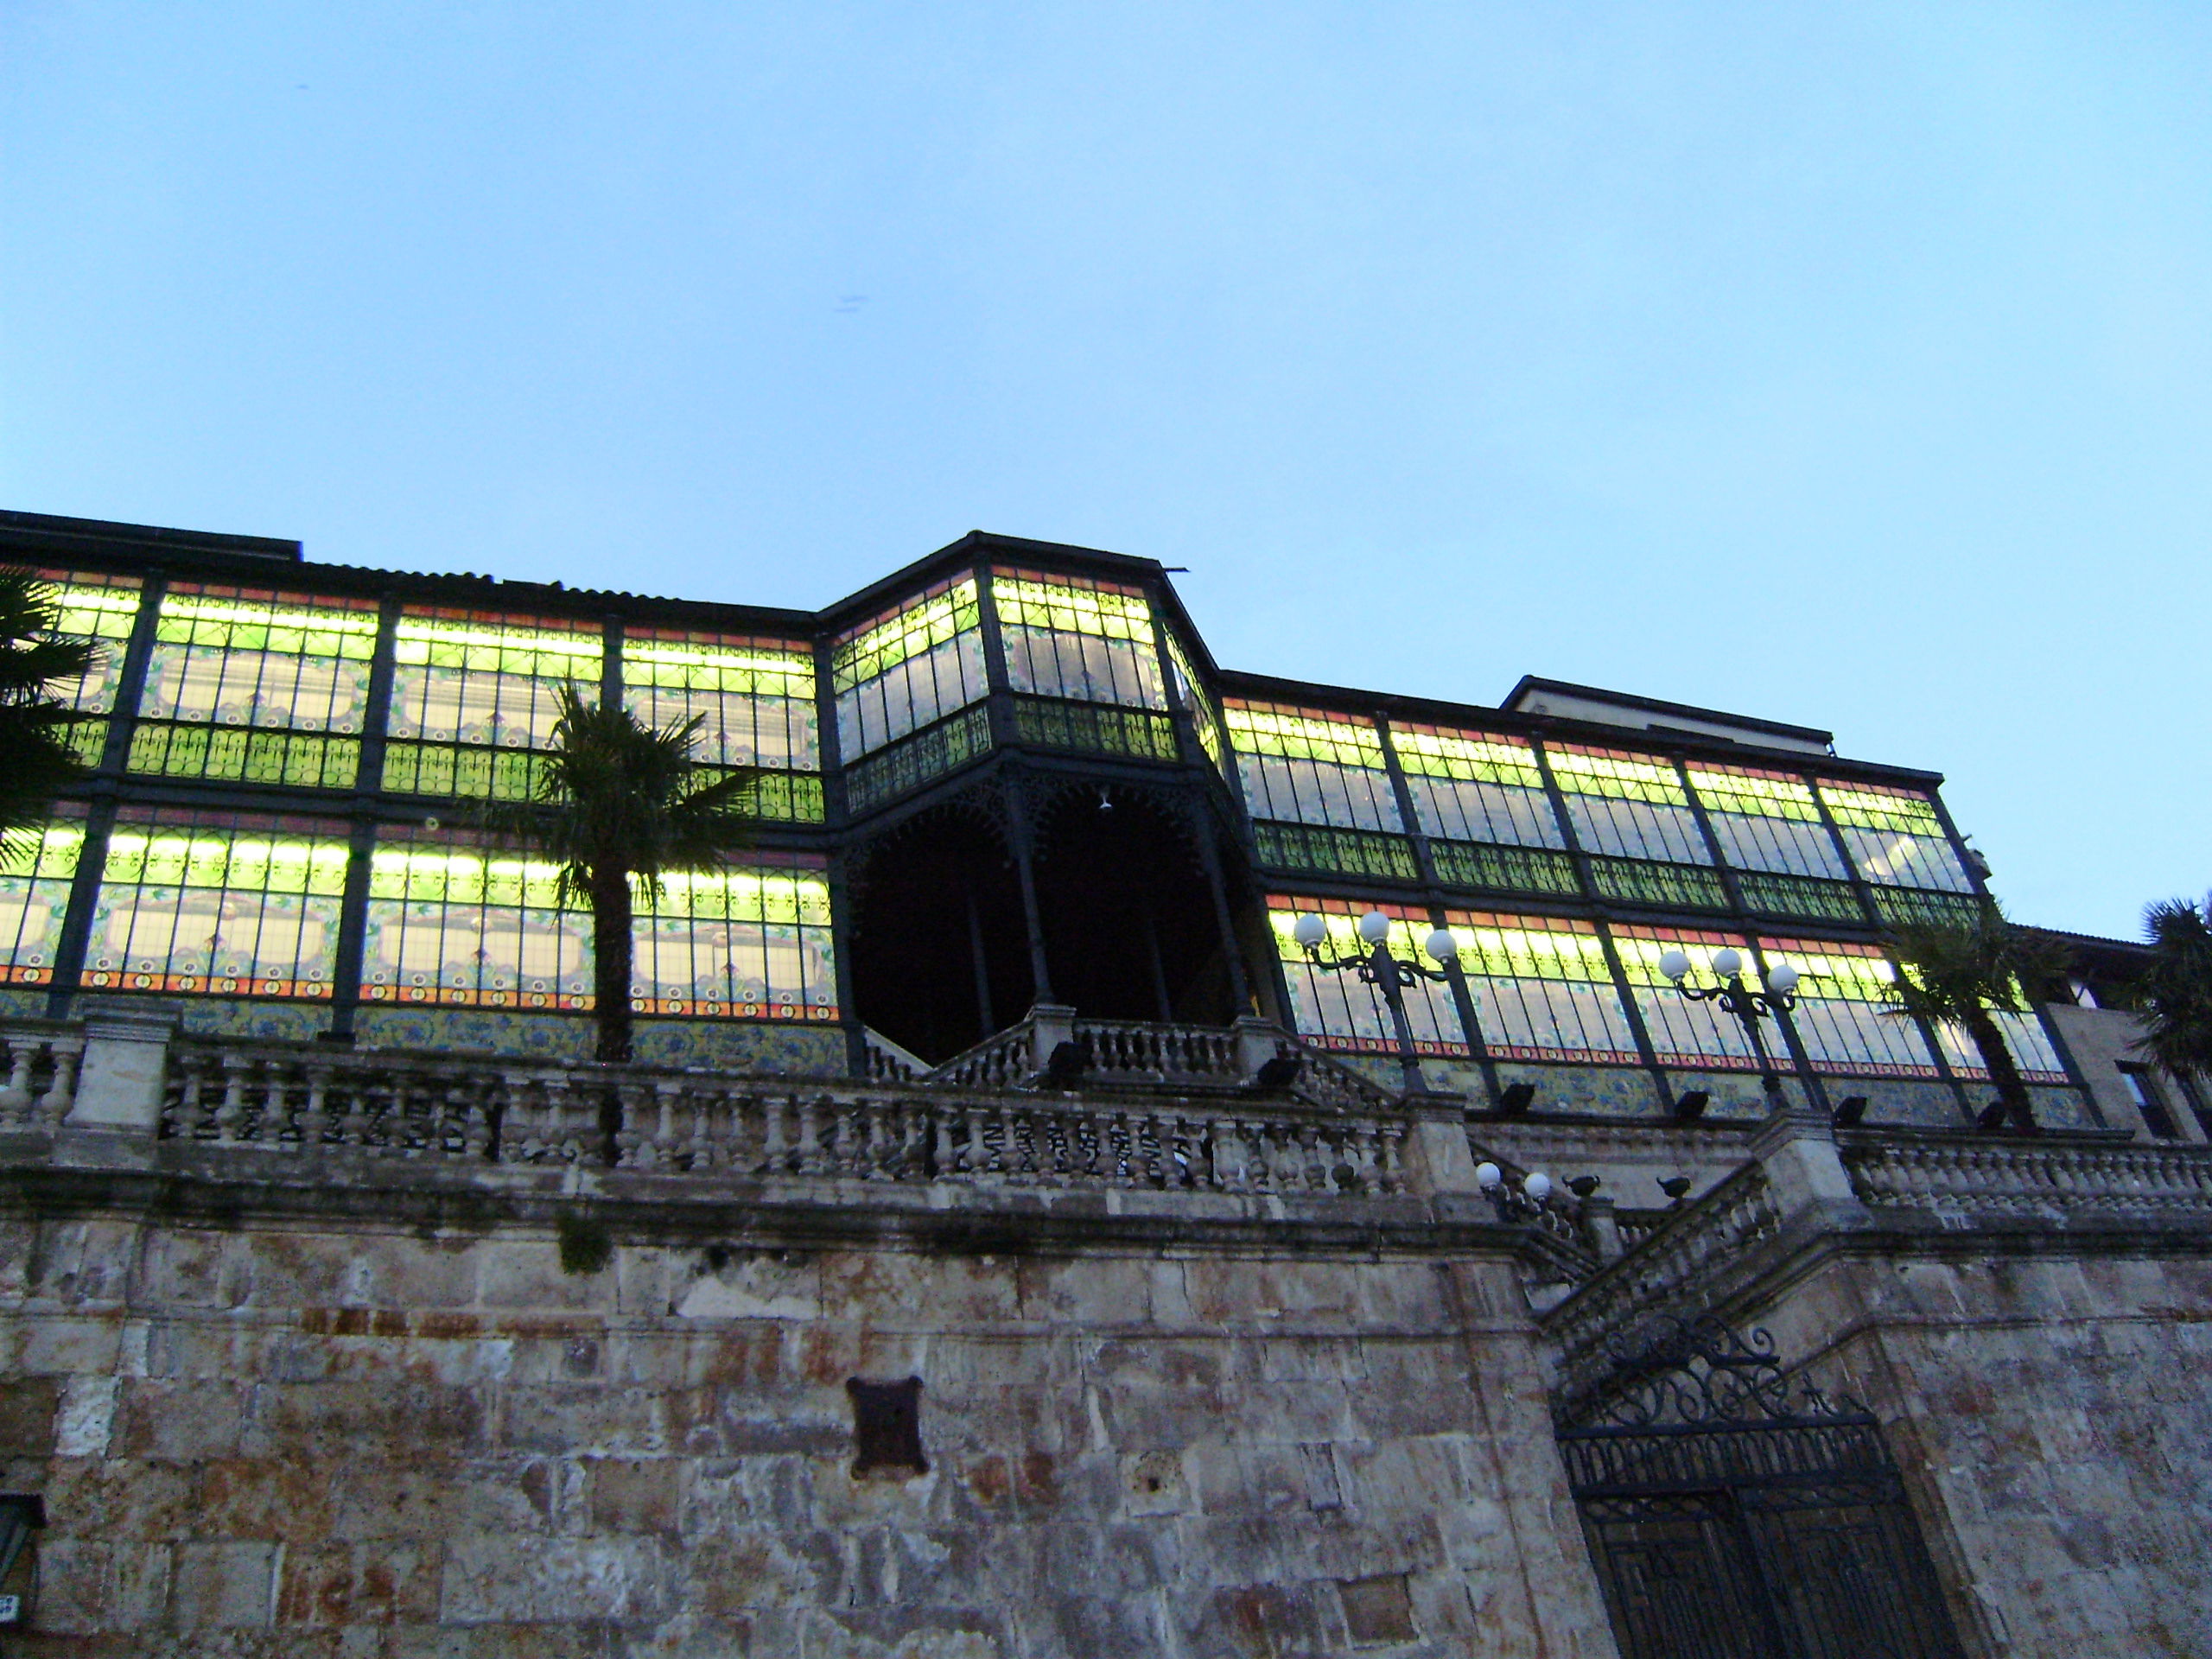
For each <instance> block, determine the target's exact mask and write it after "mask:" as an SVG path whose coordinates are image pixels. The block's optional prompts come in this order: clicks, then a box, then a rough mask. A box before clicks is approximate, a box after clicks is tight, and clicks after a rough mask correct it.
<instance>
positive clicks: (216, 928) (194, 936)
mask: <svg viewBox="0 0 2212 1659" xmlns="http://www.w3.org/2000/svg"><path fill="white" fill-rule="evenodd" d="M345 891H346V836H345V832H344V829H343V827H342V826H340V825H316V824H302V823H297V822H296V821H293V820H286V819H254V818H247V817H230V818H225V819H220V820H218V819H214V818H213V817H202V816H199V815H182V814H175V815H157V814H152V813H138V814H132V813H130V812H129V810H128V809H126V816H125V817H124V819H123V821H121V822H119V823H118V824H117V825H116V828H115V829H114V831H113V833H112V834H111V835H110V836H109V837H108V848H107V861H106V864H105V866H104V867H103V868H102V870H101V874H100V887H99V899H98V901H97V903H96V904H95V906H93V911H92V937H91V940H90V942H89V944H88V946H87V948H86V957H85V975H84V983H85V985H86V987H87V988H92V989H96V990H128V991H183V992H215V993H218V994H237V995H251V996H282V997H327V996H328V995H330V994H331V976H332V969H333V965H334V959H335V957H336V954H337V948H338V914H339V908H340V904H341V903H342V902H343V899H344V894H345Z"/></svg>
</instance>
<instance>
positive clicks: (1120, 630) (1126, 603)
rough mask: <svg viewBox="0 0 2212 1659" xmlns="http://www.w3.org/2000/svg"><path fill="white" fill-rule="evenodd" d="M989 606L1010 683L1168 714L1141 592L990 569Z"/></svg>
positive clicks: (1050, 694)
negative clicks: (993, 611)
mask: <svg viewBox="0 0 2212 1659" xmlns="http://www.w3.org/2000/svg"><path fill="white" fill-rule="evenodd" d="M991 600H992V602H993V603H994V604H995V606H996V607H998V613H999V637H1000V638H1001V639H1003V640H1004V641H1005V642H1006V671H1007V683H1008V684H1010V685H1012V686H1013V688H1014V690H1017V691H1028V692H1033V693H1035V694H1036V695H1038V696H1046V697H1071V698H1074V699H1075V700H1077V702H1112V703H1120V704H1122V706H1124V707H1126V708H1132V709H1165V708H1166V707H1167V694H1166V690H1165V689H1164V688H1163V687H1162V686H1161V684H1160V650H1159V646H1158V645H1157V643H1156V642H1155V641H1154V638H1153V630H1152V607H1151V605H1150V603H1149V602H1147V600H1146V599H1145V596H1144V594H1143V591H1142V590H1141V589H1140V588H1124V587H1122V586H1120V585H1118V584H1117V583H1114V582H1096V581H1092V580H1090V578H1087V577H1080V576H1053V575H1045V574H1044V573H1042V572H1040V571H1035V570H1008V569H995V570H993V571H992V572H991Z"/></svg>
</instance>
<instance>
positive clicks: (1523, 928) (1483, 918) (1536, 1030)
mask: <svg viewBox="0 0 2212 1659" xmlns="http://www.w3.org/2000/svg"><path fill="white" fill-rule="evenodd" d="M1445 923H1446V925H1447V926H1448V927H1449V928H1450V929H1451V930H1452V939H1453V941H1454V942H1455V943H1457V944H1458V945H1459V969H1460V972H1461V973H1462V974H1463V975H1464V976H1465V979H1466V982H1467V990H1468V992H1469V994H1470V995H1471V996H1472V997H1473V999H1474V1004H1475V1018H1476V1020H1478V1022H1479V1023H1480V1025H1481V1027H1482V1036H1483V1043H1484V1047H1485V1048H1486V1049H1487V1050H1488V1051H1489V1052H1490V1054H1491V1058H1493V1059H1509V1060H1567V1061H1586V1062H1595V1063H1599V1064H1604V1065H1635V1064H1636V1063H1637V1061H1638V1060H1639V1059H1640V1058H1641V1057H1640V1056H1639V1055H1638V1053H1637V1046H1636V1033H1635V1032H1634V1030H1633V1029H1632V1028H1631V1027H1630V1025H1629V1023H1628V1015H1627V1014H1626V1013H1625V1011H1624V1009H1623V1007H1622V1006H1621V997H1620V991H1619V988H1618V986H1616V984H1615V983H1614V981H1613V970H1612V965H1611V963H1609V962H1608V961H1607V960H1606V958H1605V942H1604V941H1603V940H1602V939H1600V938H1599V937H1598V930H1597V928H1596V927H1595V926H1593V925H1591V924H1590V923H1588V922H1578V921H1570V920H1567V919H1566V918H1560V917H1550V916H1501V915H1494V914H1490V913H1487V912H1465V911H1447V912H1446V913H1445Z"/></svg>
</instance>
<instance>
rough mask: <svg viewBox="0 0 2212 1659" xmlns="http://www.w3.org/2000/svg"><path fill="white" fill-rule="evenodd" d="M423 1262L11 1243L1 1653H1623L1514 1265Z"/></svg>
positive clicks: (119, 1220)
mask: <svg viewBox="0 0 2212 1659" xmlns="http://www.w3.org/2000/svg"><path fill="white" fill-rule="evenodd" d="M431 1232H432V1230H431V1229H429V1228H422V1229H419V1230H417V1231H416V1232H415V1233H410V1232H408V1231H404V1230H397V1229H393V1230H378V1229H375V1228H365V1229H354V1230H341V1229H340V1228H334V1227H327V1226H326V1227H316V1228H309V1227H306V1226H304V1225H302V1224H291V1225H280V1224H274V1223H270V1224H243V1223H241V1224H237V1225H235V1226H232V1227H231V1228H228V1229H221V1228H213V1227H208V1226H205V1225H196V1224H183V1223H168V1224H156V1223H152V1222H147V1221H143V1220H136V1219H132V1218H130V1217H126V1216H123V1215H118V1214H110V1215H106V1216H86V1215H80V1216H78V1217H74V1218H57V1217H48V1218H45V1219H37V1218H31V1217H19V1218H17V1219H16V1220H14V1221H11V1222H10V1223H7V1224H5V1226H4V1234H0V1243H3V1244H4V1255H3V1256H0V1261H3V1262H4V1266H3V1267H0V1297H4V1308H5V1317H4V1326H3V1327H0V1343H4V1348H0V1369H4V1372H5V1374H6V1375H7V1376H9V1377H10V1378H11V1379H12V1382H11V1383H10V1386H9V1388H8V1389H7V1391H6V1394H5V1407H4V1411H0V1456H3V1457H4V1462H3V1463H0V1482H4V1484H5V1487H6V1489H7V1490H11V1491H41V1492H43V1493H44V1495H45V1497H46V1503H47V1510H48V1520H49V1524H48V1529H47V1531H46V1532H45V1534H44V1535H43V1536H42V1539H41V1545H40V1573H41V1585H40V1589H39V1593H38V1598H37V1604H36V1607H35V1621H34V1622H35V1629H34V1630H32V1631H29V1632H25V1633H22V1634H17V1635H12V1636H8V1637H0V1643H5V1644H6V1646H5V1650H6V1651H8V1652H9V1653H10V1654H14V1653H16V1652H21V1653H23V1654H26V1655H46V1654H53V1655H61V1654H68V1655H82V1656H101V1659H106V1656H115V1659H121V1656H124V1655H130V1656H134V1659H137V1656H156V1655H185V1654H194V1655H198V1654H221V1655H226V1656H232V1659H249V1656H253V1659H258V1656H268V1659H277V1656H283V1659H340V1656H345V1659H370V1656H379V1659H383V1656H389V1659H399V1656H416V1655H420V1656H426V1659H427V1656H430V1655H437V1656H467V1659H489V1656H493V1655H499V1656H508V1655H512V1656H517V1659H520V1656H530V1659H566V1656H584V1655H591V1656H616V1655H620V1656H645V1655H669V1656H678V1655H681V1656H698V1659H706V1656H715V1659H721V1656H729V1655H740V1654H757V1655H764V1656H766V1655H774V1656H785V1655H791V1656H806V1659H827V1656H855V1659H857V1656H868V1659H879V1656H899V1659H924V1656H944V1659H950V1656H958V1659H986V1656H1014V1655H1038V1656H1043V1655H1071V1656H1077V1655H1081V1656H1096V1655H1109V1654H1145V1655H1151V1654H1163V1655H1179V1656H1189V1659H1200V1656H1205V1659H1213V1656H1223V1659H1227V1656H1262V1655H1268V1656H1292V1655H1319V1654H1339V1653H1347V1652H1353V1651H1357V1652H1359V1653H1362V1654H1367V1653H1372V1654H1375V1655H1377V1656H1393V1659H1410V1656H1416V1655H1421V1656H1429V1655H1439V1656H1440V1655H1447V1654H1449V1655H1467V1654H1478V1653H1479V1654H1483V1655H1529V1656H1539V1655H1541V1656H1559V1659H1579V1656H1589V1659H1600V1656H1611V1654H1612V1653H1613V1645H1612V1641H1611V1636H1610V1633H1609V1631H1608V1630H1607V1627H1606V1623H1605V1614H1604V1611H1603V1609H1602V1605H1601V1604H1600V1602H1599V1598H1598V1594H1597V1591H1596V1587H1595V1583H1594V1580H1593V1579H1592V1576H1591V1572H1590V1567H1589V1565H1588V1561H1587V1558H1586V1555H1585V1554H1584V1553H1583V1551H1582V1548H1581V1544H1580V1535H1579V1532H1578V1529H1577V1526H1576V1522H1575V1520H1574V1516H1573V1509H1572V1506H1571V1504H1570V1503H1568V1501H1567V1497H1566V1493H1565V1490H1564V1486H1563V1484H1562V1483H1561V1478H1560V1471H1559V1465H1558V1462H1557V1459H1556V1455H1555V1452H1554V1447H1553V1444H1552V1440H1551V1436H1550V1431H1549V1427H1548V1416H1547V1406H1546V1398H1545V1393H1544V1388H1545V1382H1544V1376H1543V1374H1542V1369H1541V1363H1540V1356H1539V1351H1538V1349H1537V1347H1536V1344H1535V1339H1534V1335H1533V1332H1532V1330H1531V1328H1530V1325H1529V1316H1528V1313H1527V1308H1526V1304H1525V1302H1524V1300H1522V1296H1521V1294H1520V1290H1519V1283H1518V1279H1517V1276H1516V1268H1515V1267H1514V1265H1513V1263H1512V1262H1511V1261H1510V1260H1509V1259H1503V1258H1501V1259H1497V1260H1491V1261H1484V1260H1479V1259H1462V1260H1456V1261H1444V1260H1421V1259H1416V1258H1413V1257H1406V1256H1391V1255H1383V1254H1378V1253H1376V1252H1373V1251H1368V1252H1363V1253H1344V1252H1338V1253H1336V1254H1333V1255H1332V1254H1329V1253H1325V1252H1319V1251H1312V1250H1308V1251H1288V1250H1287V1251H1278V1252H1269V1251H1262V1252H1257V1253H1255V1252H1252V1251H1249V1250H1248V1251H1244V1252H1242V1253H1206V1252H1187V1253H1180V1254H1169V1253H1166V1252H1164V1251H1137V1250H1130V1249H1126V1248H1124V1249H1107V1250H1100V1251H1096V1252H1090V1251H1086V1252H1083V1253H1080V1254H1077V1253H1066V1254H1060V1255H1030V1254H1021V1255H1007V1254H1002V1253H1001V1254H988V1253H983V1254H978V1253H975V1252H967V1253H954V1252H945V1251H938V1252H932V1251H925V1250H922V1249H901V1248H898V1247H896V1246H892V1245H886V1246H884V1247H882V1248H870V1249H849V1250H838V1249H819V1250H780V1251H779V1250H772V1249H766V1250H738V1249H725V1248H723V1247H721V1246H716V1245H712V1244H708V1245H703V1246H702V1245H697V1244H692V1245H687V1246H684V1247H681V1248H679V1247H677V1246H674V1245H666V1244H656V1243H652V1242H650V1241H645V1242H626V1243H622V1244H620V1246H619V1247H618V1248H617V1249H615V1251H614V1254H613V1260H612V1262H611V1265H609V1266H608V1267H607V1268H605V1269H603V1270H601V1271H599V1272H595V1273H583V1274H571V1273H564V1272H563V1269H562V1267H561V1263H560V1259H559V1253H558V1250H557V1249H556V1242H555V1240H554V1239H553V1238H552V1237H551V1236H548V1234H547V1233H546V1231H545V1230H543V1228H542V1227H541V1228H538V1229H536V1230H532V1229H531V1228H528V1227H526V1226H524V1225H522V1224H499V1225H498V1226H496V1227H493V1228H491V1229H490V1230H486V1231H480V1233H479V1234H478V1235H477V1236H423V1235H426V1234H429V1233H431ZM910 1375H911V1376H919V1377H920V1378H921V1379H922V1381H923V1385H924V1391H923V1395H922V1407H921V1427H922V1442H923V1446H924V1451H925V1455H926V1457H927V1459H928V1461H929V1470H928V1472H927V1473H926V1474H924V1475H901V1474H898V1473H884V1472H875V1473H871V1474H868V1475H866V1476H862V1477H859V1478H856V1477H855V1475H854V1473H853V1472H852V1465H853V1461H854V1433H853V1426H852V1408H851V1404H850V1402H849V1397H848V1395H847V1391H846V1387H845V1385H846V1383H847V1380H848V1379H849V1378H852V1377H860V1378H863V1379H875V1380H889V1379H895V1378H899V1377H904V1376H910Z"/></svg>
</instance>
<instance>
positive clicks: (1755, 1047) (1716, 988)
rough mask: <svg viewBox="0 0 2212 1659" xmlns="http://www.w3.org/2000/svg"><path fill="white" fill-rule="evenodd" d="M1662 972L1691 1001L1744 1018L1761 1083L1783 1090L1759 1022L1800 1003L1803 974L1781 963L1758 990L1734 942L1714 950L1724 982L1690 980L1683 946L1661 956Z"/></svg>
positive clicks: (1718, 976) (1716, 971)
mask: <svg viewBox="0 0 2212 1659" xmlns="http://www.w3.org/2000/svg"><path fill="white" fill-rule="evenodd" d="M1659 971H1660V972H1661V973H1662V974H1664V975H1666V976H1667V977H1668V978H1669V979H1670V980H1672V981H1673V982H1674V985H1675V990H1676V992H1678V993H1679V994H1680V995H1681V996H1683V997H1684V998H1686V999H1687V1000H1688V1001H1692V1002H1718V1003H1719V1005H1720V1009H1721V1012H1722V1013H1724V1014H1734V1015H1735V1016H1736V1018H1737V1019H1738V1020H1742V1021H1743V1024H1744V1034H1745V1036H1747V1037H1749V1038H1750V1039H1751V1052H1752V1053H1753V1054H1755V1055H1757V1056H1758V1063H1759V1086H1760V1087H1762V1088H1763V1089H1764V1090H1766V1091H1767V1092H1768V1093H1769V1094H1778V1093H1779V1092H1781V1089H1782V1077H1781V1075H1780V1074H1779V1073H1778V1072H1777V1071H1775V1069H1774V1062H1773V1060H1772V1059H1771V1058H1769V1057H1768V1054H1767V1052H1766V1039H1765V1036H1764V1033H1762V1032H1761V1031H1760V1029H1759V1021H1760V1020H1779V1019H1780V1018H1781V1017H1782V1016H1783V1014H1787V1013H1789V1010H1790V1009H1792V1008H1794V1007H1796V1006H1797V982H1798V981H1799V980H1800V979H1802V978H1803V977H1804V976H1803V975H1802V974H1800V973H1799V972H1798V971H1797V970H1796V969H1795V968H1792V967H1791V966H1790V965H1789V963H1786V962H1777V963H1775V964H1774V966H1773V967H1771V968H1770V969H1767V974H1766V988H1765V989H1764V990H1763V991H1755V990H1753V989H1751V988H1750V987H1749V986H1747V985H1745V983H1744V980H1743V972H1744V953H1743V952H1742V951H1740V950H1737V949H1735V948H1734V947H1733V946H1732V945H1730V946H1724V947H1723V948H1722V949H1720V950H1716V951H1714V952H1713V977H1714V978H1715V979H1717V980H1719V984H1717V985H1707V986H1703V987H1700V986H1696V985H1693V984H1691V983H1689V976H1690V959H1689V957H1688V953H1687V952H1685V951H1683V950H1681V948H1679V947H1677V948H1676V949H1675V950H1669V951H1668V952H1667V954H1666V955H1665V956H1663V957H1660V958H1659Z"/></svg>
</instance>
